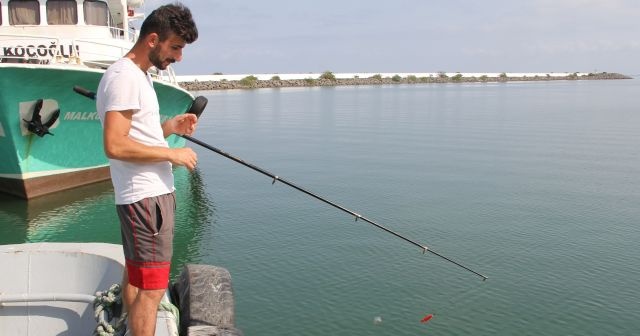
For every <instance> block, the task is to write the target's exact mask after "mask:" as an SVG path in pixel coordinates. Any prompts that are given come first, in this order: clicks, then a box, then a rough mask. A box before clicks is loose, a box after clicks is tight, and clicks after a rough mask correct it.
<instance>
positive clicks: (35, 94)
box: [0, 65, 193, 175]
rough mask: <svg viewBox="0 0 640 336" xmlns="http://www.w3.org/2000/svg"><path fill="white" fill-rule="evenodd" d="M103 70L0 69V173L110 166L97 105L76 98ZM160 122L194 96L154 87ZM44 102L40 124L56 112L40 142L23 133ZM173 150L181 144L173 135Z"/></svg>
mask: <svg viewBox="0 0 640 336" xmlns="http://www.w3.org/2000/svg"><path fill="white" fill-rule="evenodd" d="M102 73H103V72H102V71H99V70H94V69H78V68H52V67H42V66H4V65H3V66H0V153H1V155H0V157H1V159H0V174H2V175H6V174H21V173H38V172H40V173H42V172H51V173H52V174H55V172H56V171H62V170H65V169H83V168H90V167H97V166H105V165H107V164H108V161H107V158H106V156H105V155H104V152H103V146H102V128H101V125H100V120H99V118H98V115H97V112H96V106H95V101H93V100H90V99H88V98H86V97H83V96H81V95H78V94H77V93H75V92H74V91H73V90H72V88H73V86H75V85H78V86H82V87H84V88H86V89H89V90H91V91H95V90H96V88H97V87H98V83H99V81H100V78H101V76H102ZM154 87H155V89H156V92H157V94H158V99H159V103H160V114H161V118H162V120H165V119H167V118H170V117H173V116H175V115H177V114H180V113H184V112H185V111H186V110H187V109H188V108H189V106H190V105H191V102H192V101H193V96H192V95H191V94H190V93H189V92H188V91H186V90H183V89H181V88H179V87H177V86H174V85H170V84H165V83H160V82H155V83H154ZM38 99H43V100H44V104H43V107H42V110H41V115H42V120H43V122H44V121H46V120H48V119H49V115H50V114H51V113H52V112H53V110H55V109H56V108H59V109H60V117H59V119H58V122H57V123H56V124H54V125H53V127H52V128H51V130H50V131H51V133H53V134H54V135H53V136H51V135H45V136H44V137H42V138H41V137H38V136H37V135H35V134H31V133H29V132H28V131H27V130H26V127H25V126H24V124H25V122H24V121H23V119H31V114H32V112H33V106H34V104H35V102H36V101H37V100H38ZM167 140H168V142H169V144H170V146H171V147H181V146H184V139H182V138H180V137H177V136H171V137H169V138H168V139H167Z"/></svg>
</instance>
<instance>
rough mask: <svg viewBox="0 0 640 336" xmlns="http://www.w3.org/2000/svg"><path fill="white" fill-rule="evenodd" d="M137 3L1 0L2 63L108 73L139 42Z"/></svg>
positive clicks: (0, 39) (97, 0)
mask: <svg viewBox="0 0 640 336" xmlns="http://www.w3.org/2000/svg"><path fill="white" fill-rule="evenodd" d="M141 4H142V1H133V0H128V1H127V0H0V62H1V63H35V64H53V63H68V64H84V65H87V66H92V67H101V68H104V67H106V66H108V65H109V64H110V63H112V62H113V61H115V60H116V59H118V58H119V57H121V56H122V55H124V53H126V52H127V51H128V50H129V48H130V47H131V46H132V45H133V42H134V41H135V39H136V37H137V33H136V31H135V29H134V28H133V27H132V26H130V21H132V20H135V19H138V18H141V17H142V14H137V13H135V12H134V9H133V6H139V5H141Z"/></svg>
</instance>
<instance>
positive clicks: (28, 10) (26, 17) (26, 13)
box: [9, 0, 40, 25]
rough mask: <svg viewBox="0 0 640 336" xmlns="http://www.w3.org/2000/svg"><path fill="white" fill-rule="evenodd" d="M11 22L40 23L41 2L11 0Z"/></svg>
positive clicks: (36, 0) (19, 23)
mask: <svg viewBox="0 0 640 336" xmlns="http://www.w3.org/2000/svg"><path fill="white" fill-rule="evenodd" d="M9 24H12V25H39V24H40V4H39V3H38V0H10V1H9Z"/></svg>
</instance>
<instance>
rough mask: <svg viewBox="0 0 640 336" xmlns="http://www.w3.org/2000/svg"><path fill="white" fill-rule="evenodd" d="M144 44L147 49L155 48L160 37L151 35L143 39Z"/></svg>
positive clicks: (154, 34)
mask: <svg viewBox="0 0 640 336" xmlns="http://www.w3.org/2000/svg"><path fill="white" fill-rule="evenodd" d="M145 42H146V43H147V46H148V47H149V48H155V46H156V45H158V43H160V36H159V35H158V34H157V33H151V34H149V35H147V37H146V38H145Z"/></svg>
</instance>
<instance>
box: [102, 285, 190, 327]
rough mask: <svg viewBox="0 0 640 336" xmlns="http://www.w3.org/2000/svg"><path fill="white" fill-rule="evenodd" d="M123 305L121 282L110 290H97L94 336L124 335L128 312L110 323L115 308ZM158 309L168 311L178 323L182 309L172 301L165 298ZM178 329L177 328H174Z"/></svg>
mask: <svg viewBox="0 0 640 336" xmlns="http://www.w3.org/2000/svg"><path fill="white" fill-rule="evenodd" d="M121 305H122V289H121V287H120V285H119V284H114V285H111V287H109V289H108V290H106V291H102V292H96V299H95V300H94V302H93V309H94V317H95V319H96V321H97V322H98V325H97V326H96V329H95V331H94V332H93V336H123V335H124V333H125V332H126V325H125V321H126V320H127V314H126V313H124V314H122V316H120V318H119V319H117V321H115V323H110V321H112V320H113V318H114V316H113V313H114V308H115V307H118V306H121ZM158 311H164V312H167V314H168V315H170V316H168V317H169V318H170V319H172V320H173V321H174V322H175V323H174V325H175V326H177V325H178V321H180V311H179V310H178V307H176V306H175V305H173V304H172V303H171V302H169V301H166V300H163V301H161V302H160V305H158ZM173 329H176V328H173ZM173 334H174V335H178V330H177V329H176V330H174V331H173Z"/></svg>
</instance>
